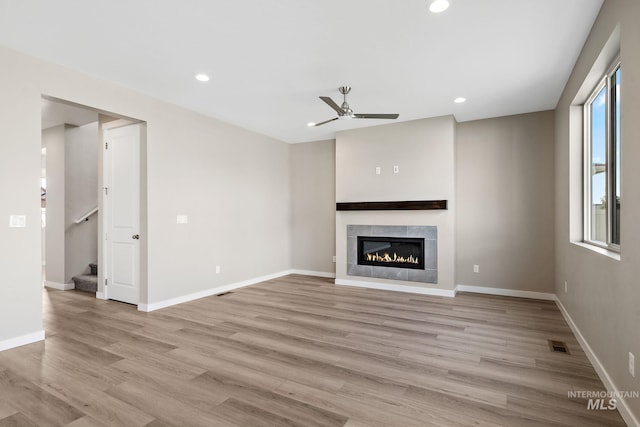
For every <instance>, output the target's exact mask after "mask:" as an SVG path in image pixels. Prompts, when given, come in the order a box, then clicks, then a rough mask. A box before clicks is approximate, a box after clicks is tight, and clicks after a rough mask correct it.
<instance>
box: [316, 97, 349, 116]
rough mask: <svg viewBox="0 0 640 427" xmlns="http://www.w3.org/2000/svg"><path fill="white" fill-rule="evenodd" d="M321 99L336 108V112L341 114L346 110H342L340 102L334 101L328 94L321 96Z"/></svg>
mask: <svg viewBox="0 0 640 427" xmlns="http://www.w3.org/2000/svg"><path fill="white" fill-rule="evenodd" d="M320 99H322V100H323V101H324V102H326V103H327V105H328V106H329V107H331V108H333V109H334V110H336V113H338V114H340V115H342V114H344V111H342V108H340V106H339V105H338V104H336V103H335V102H333V99H331V98H329V97H328V96H321V97H320Z"/></svg>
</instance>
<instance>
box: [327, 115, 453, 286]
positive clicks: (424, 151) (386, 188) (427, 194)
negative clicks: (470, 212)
mask: <svg viewBox="0 0 640 427" xmlns="http://www.w3.org/2000/svg"><path fill="white" fill-rule="evenodd" d="M454 142H455V121H454V119H453V117H452V116H446V117H437V118H432V119H423V120H415V121H409V122H403V123H393V124H388V125H381V126H374V127H370V128H363V129H354V130H349V131H343V132H339V133H338V134H337V137H336V201H337V202H371V201H402V200H443V199H444V200H447V201H448V210H442V211H360V212H344V211H340V212H336V279H337V280H338V281H340V280H351V281H354V280H355V281H362V282H371V283H375V284H382V285H402V286H411V287H418V288H425V287H429V288H434V289H438V290H442V289H445V290H450V291H452V290H453V289H454V287H455V284H456V283H455V269H454V264H455V236H454V218H455V209H456V205H455V185H454V182H455V172H454V167H455V165H454V154H455V153H454ZM394 166H398V173H393V167H394ZM376 167H380V174H379V175H377V174H376ZM349 224H353V225H435V226H437V227H438V283H437V284H425V283H418V282H409V281H398V280H387V279H379V278H370V277H367V278H362V277H359V276H348V275H347V272H346V265H347V257H346V251H347V225H349Z"/></svg>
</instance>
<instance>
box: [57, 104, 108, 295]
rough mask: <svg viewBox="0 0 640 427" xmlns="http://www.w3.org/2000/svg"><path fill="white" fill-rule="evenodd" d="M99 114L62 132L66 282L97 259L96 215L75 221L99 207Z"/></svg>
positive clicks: (82, 271)
mask: <svg viewBox="0 0 640 427" xmlns="http://www.w3.org/2000/svg"><path fill="white" fill-rule="evenodd" d="M97 118H98V115H97V114H96V122H94V123H90V124H87V125H84V126H79V127H67V129H66V131H65V164H64V174H65V216H66V220H65V226H66V227H65V229H66V233H65V234H66V241H65V279H66V280H65V283H69V282H70V281H71V278H72V277H73V276H77V275H79V274H83V273H85V272H88V271H89V263H92V262H97V261H98V215H95V214H94V215H92V216H91V217H90V218H89V219H88V221H83V222H81V223H80V224H76V223H75V220H77V219H78V218H80V217H82V216H83V215H84V214H86V213H87V212H89V211H90V210H92V209H93V208H95V207H97V206H98V147H100V141H99V140H98V122H97Z"/></svg>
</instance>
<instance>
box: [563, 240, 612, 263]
mask: <svg viewBox="0 0 640 427" xmlns="http://www.w3.org/2000/svg"><path fill="white" fill-rule="evenodd" d="M571 243H573V244H574V245H576V246H580V247H581V248H585V249H589V250H590V251H593V252H595V253H598V254H600V255H604V256H606V257H609V258H611V259H614V260H616V261H620V253H618V252H614V251H612V250H610V249H606V248H601V247H599V246H596V245H591V244H589V243H586V242H571Z"/></svg>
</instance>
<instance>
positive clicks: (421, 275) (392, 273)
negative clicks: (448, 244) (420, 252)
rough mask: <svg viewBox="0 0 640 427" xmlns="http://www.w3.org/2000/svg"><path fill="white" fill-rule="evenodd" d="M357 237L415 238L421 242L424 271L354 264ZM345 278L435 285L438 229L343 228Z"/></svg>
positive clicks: (405, 227)
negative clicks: (345, 264)
mask: <svg viewBox="0 0 640 427" xmlns="http://www.w3.org/2000/svg"><path fill="white" fill-rule="evenodd" d="M358 236H378V237H418V238H423V239H424V258H425V268H424V270H418V269H406V268H396V267H379V266H373V265H359V264H358V248H357V246H358V243H357V240H358ZM347 275H349V276H360V277H376V278H380V279H389V280H403V281H409V282H422V283H438V227H436V226H413V225H410V226H399V225H352V224H349V225H347Z"/></svg>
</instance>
